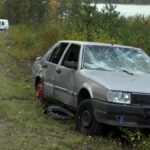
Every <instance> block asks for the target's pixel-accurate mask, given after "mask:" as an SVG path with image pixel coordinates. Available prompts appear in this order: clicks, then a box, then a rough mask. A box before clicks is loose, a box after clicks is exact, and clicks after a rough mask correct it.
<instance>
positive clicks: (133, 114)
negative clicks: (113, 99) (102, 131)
mask: <svg viewBox="0 0 150 150" xmlns="http://www.w3.org/2000/svg"><path fill="white" fill-rule="evenodd" d="M92 104H93V109H94V114H95V118H96V120H97V122H99V123H104V124H108V125H113V126H122V127H137V128H150V106H136V105H120V104H113V103H108V102H103V101H99V100H93V101H92Z"/></svg>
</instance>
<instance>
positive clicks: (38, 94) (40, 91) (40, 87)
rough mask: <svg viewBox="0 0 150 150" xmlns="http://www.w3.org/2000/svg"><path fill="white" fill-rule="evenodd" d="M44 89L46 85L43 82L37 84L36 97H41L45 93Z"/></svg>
mask: <svg viewBox="0 0 150 150" xmlns="http://www.w3.org/2000/svg"><path fill="white" fill-rule="evenodd" d="M43 90H44V85H43V83H42V82H41V83H39V84H38V85H37V86H36V89H35V95H36V97H38V98H40V97H41V96H42V94H43Z"/></svg>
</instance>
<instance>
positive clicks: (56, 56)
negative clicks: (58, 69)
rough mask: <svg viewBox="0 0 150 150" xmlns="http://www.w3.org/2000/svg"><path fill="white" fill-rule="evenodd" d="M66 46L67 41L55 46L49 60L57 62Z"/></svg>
mask: <svg viewBox="0 0 150 150" xmlns="http://www.w3.org/2000/svg"><path fill="white" fill-rule="evenodd" d="M67 46H68V43H61V44H60V45H59V46H57V47H56V48H55V49H54V51H53V53H52V55H51V57H50V59H49V62H52V63H54V64H58V62H59V60H60V58H61V56H62V54H63V53H64V51H65V49H66V48H67Z"/></svg>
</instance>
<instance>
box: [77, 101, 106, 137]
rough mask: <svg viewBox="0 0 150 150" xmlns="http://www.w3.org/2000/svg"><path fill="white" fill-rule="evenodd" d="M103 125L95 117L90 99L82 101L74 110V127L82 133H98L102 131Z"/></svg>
mask: <svg viewBox="0 0 150 150" xmlns="http://www.w3.org/2000/svg"><path fill="white" fill-rule="evenodd" d="M103 127H104V126H103V125H102V124H99V123H98V122H97V121H96V119H95V115H94V111H93V107H92V104H91V100H90V99H87V100H84V101H82V102H81V103H80V105H79V107H78V110H77V112H76V129H77V130H78V131H79V132H80V133H82V134H86V135H98V134H100V133H102V132H103Z"/></svg>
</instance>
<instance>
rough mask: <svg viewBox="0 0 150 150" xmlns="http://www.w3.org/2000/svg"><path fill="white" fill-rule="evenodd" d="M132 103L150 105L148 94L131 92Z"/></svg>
mask: <svg viewBox="0 0 150 150" xmlns="http://www.w3.org/2000/svg"><path fill="white" fill-rule="evenodd" d="M131 100H132V104H136V105H150V95H146V94H145V95H144V94H143V95H142V94H132V96H131Z"/></svg>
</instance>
